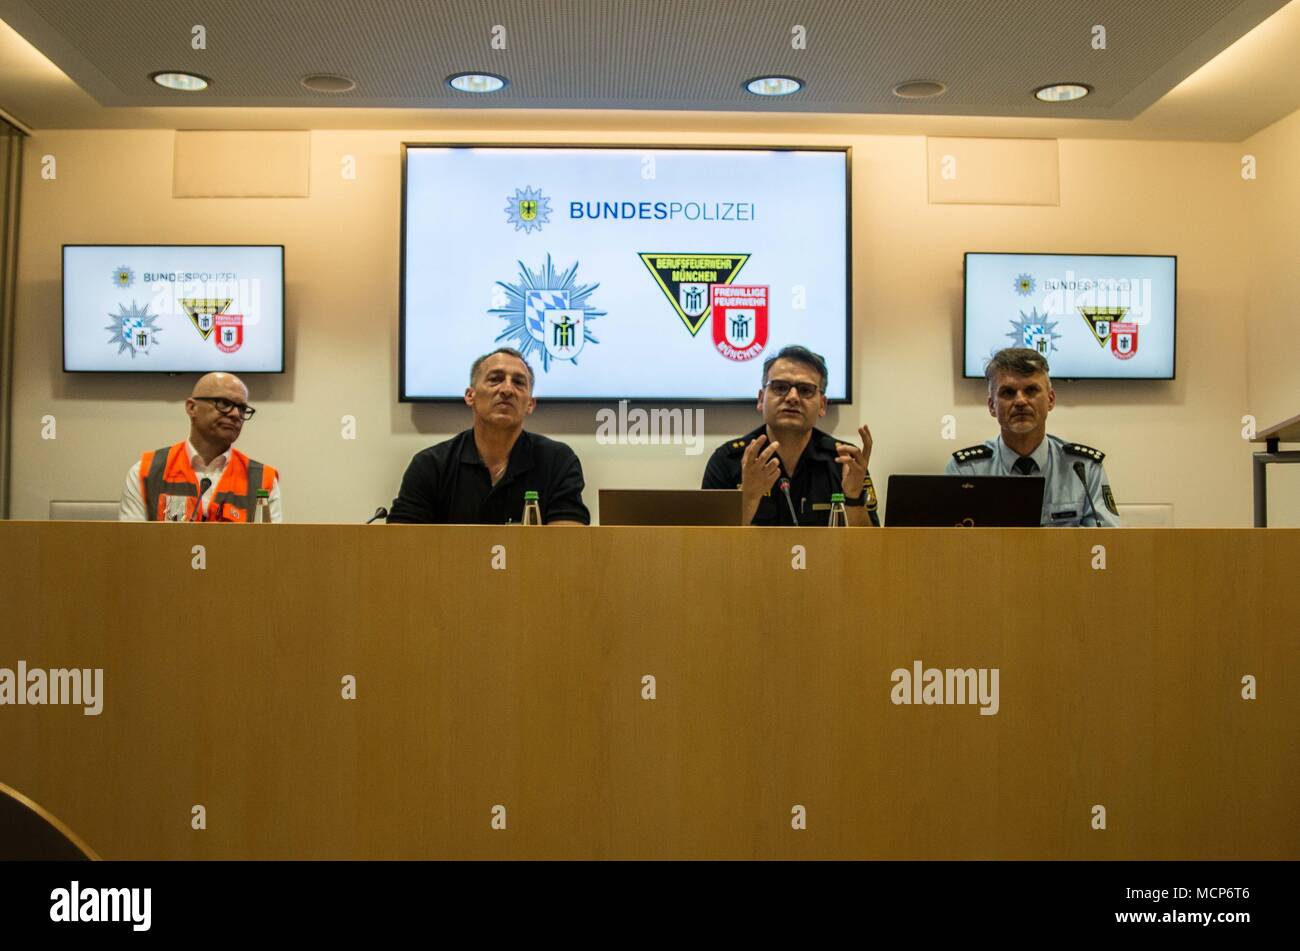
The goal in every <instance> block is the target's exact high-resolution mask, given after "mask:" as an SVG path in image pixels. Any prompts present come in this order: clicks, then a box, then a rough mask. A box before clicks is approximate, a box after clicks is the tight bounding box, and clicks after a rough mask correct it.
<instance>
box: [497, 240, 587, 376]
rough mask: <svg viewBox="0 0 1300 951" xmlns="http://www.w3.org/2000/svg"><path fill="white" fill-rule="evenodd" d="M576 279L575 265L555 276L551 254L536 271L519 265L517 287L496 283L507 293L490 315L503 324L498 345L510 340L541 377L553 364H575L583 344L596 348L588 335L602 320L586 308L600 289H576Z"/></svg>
mask: <svg viewBox="0 0 1300 951" xmlns="http://www.w3.org/2000/svg"><path fill="white" fill-rule="evenodd" d="M577 275H578V262H576V261H575V262H574V263H573V266H572V267H571V268H569V269H568V270H566V271H563V272H557V271H556V269H555V265H554V264H553V263H552V262H551V256H550V255H549V254H548V255H547V256H546V264H545V265H544V266H543V267H542V268H541V269H540V270H538V271H533V270H531V269H530V268H529V267H528V266H527V265H525V264H524V262H523V261H520V262H519V281H518V282H517V283H514V284H507V283H506V282H505V281H497V285H498V286H499V287H501V288H502V289H503V290H505V292H506V300H507V304H506V306H504V307H493V308H492V309H490V310H489V311H488V313H489V314H493V315H495V316H497V317H500V318H501V319H502V320H505V321H506V329H505V330H504V331H503V332H502V333H501V334H499V335H498V336H497V338H496V339H497V341H498V342H501V341H503V340H506V339H510V340H511V341H512V342H513V343H514V345H515V346H516V347H517V348H518V350H519V352H520V353H522V354H523V355H524V356H525V357H527V356H528V355H529V354H531V353H536V354H538V356H540V357H541V361H542V370H543V372H545V371H548V370H550V368H551V363H552V361H555V360H563V361H568V362H569V363H573V364H576V363H577V362H578V361H577V356H578V354H579V353H581V352H582V349H583V347H584V346H585V345H586V344H589V343H593V344H594V343H600V341H599V340H597V339H596V337H595V335H594V334H592V332H591V322H592V321H593V320H595V319H596V318H597V317H604V316H605V311H603V310H597V309H596V308H595V307H594V306H592V304H591V303H590V302H589V301H590V297H591V295H592V293H593V292H594V291H595V290H596V288H598V287H600V285H599V284H579V283H578V281H577Z"/></svg>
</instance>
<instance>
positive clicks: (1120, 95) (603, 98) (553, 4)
mask: <svg viewBox="0 0 1300 951" xmlns="http://www.w3.org/2000/svg"><path fill="white" fill-rule="evenodd" d="M1284 2H1285V0H1141V2H1134V0H1099V2H1092V3H1086V2H1077V3H1066V2H1057V0H932V2H885V0H805V2H782V0H498V2H490V3H485V2H483V0H465V2H459V3H453V2H445V0H350V2H340V0H316V2H308V0H206V2H197V0H172V2H166V3H163V2H152V0H147V2H139V0H137V2H130V0H95V2H87V0H0V17H2V18H3V19H5V20H6V22H8V23H10V24H11V25H12V26H13V27H14V28H15V29H17V30H18V31H19V32H22V33H23V34H24V35H25V36H26V37H27V38H28V39H29V40H30V41H31V42H32V43H33V44H34V45H36V46H37V47H38V48H39V49H42V50H43V51H44V52H45V53H46V55H47V56H49V57H50V58H51V59H53V60H54V62H55V63H56V64H57V65H59V66H60V68H62V69H63V70H64V71H65V72H66V73H68V75H69V76H71V77H72V78H73V79H74V80H76V81H77V82H78V83H79V84H80V85H82V86H83V87H84V88H85V89H86V90H87V91H88V92H89V93H90V94H91V95H93V96H94V97H95V98H96V99H97V100H98V101H99V102H100V103H102V104H104V105H106V106H174V105H195V106H204V105H210V106H249V107H254V106H292V107H302V106H312V105H319V106H338V105H355V106H358V107H366V106H370V107H412V106H414V107H427V108H449V107H450V108H454V107H459V106H467V107H475V108H482V107H484V106H488V107H508V108H529V107H535V108H645V109H692V110H700V109H704V110H747V111H779V112H822V113H834V112H860V113H922V114H926V113H939V114H948V115H1000V116H1050V117H1063V116H1070V117H1084V118H1111V119H1125V118H1132V117H1133V116H1135V115H1137V114H1138V113H1139V112H1141V111H1142V109H1144V108H1145V107H1146V106H1148V105H1150V104H1151V102H1154V101H1155V100H1156V99H1157V98H1159V97H1160V96H1161V95H1163V94H1164V93H1165V92H1167V91H1168V90H1169V89H1170V88H1172V86H1173V85H1174V84H1176V83H1177V82H1178V81H1179V80H1180V79H1182V78H1183V77H1184V76H1186V75H1188V74H1189V73H1190V72H1191V71H1193V70H1194V69H1195V68H1196V67H1197V66H1199V65H1200V64H1202V63H1204V62H1205V61H1207V60H1208V59H1210V58H1211V57H1212V56H1213V55H1214V54H1216V53H1217V52H1219V51H1220V50H1222V49H1223V48H1224V47H1226V46H1227V45H1228V44H1229V43H1231V42H1232V41H1233V40H1235V39H1236V38H1237V37H1239V36H1241V35H1242V34H1244V33H1245V32H1246V31H1248V30H1249V29H1250V28H1251V27H1253V26H1254V25H1256V24H1257V23H1258V22H1260V21H1261V20H1262V19H1264V18H1265V17H1266V16H1268V15H1269V14H1270V13H1272V12H1274V11H1275V10H1277V9H1278V8H1279V7H1281V6H1282V5H1283V4H1284ZM196 24H201V25H202V26H204V27H205V29H206V31H207V49H206V50H201V51H196V50H193V49H192V48H191V44H190V38H191V28H192V27H193V26H194V25H196ZM496 24H501V25H503V26H504V27H505V28H506V40H507V49H505V50H494V49H492V48H491V45H490V43H491V39H492V32H491V31H492V27H493V26H494V25H496ZM795 24H799V25H802V26H804V27H805V28H806V30H807V48H806V49H798V50H797V49H792V48H791V44H790V36H791V28H792V26H794V25H795ZM1094 24H1101V25H1103V26H1105V28H1106V31H1107V49H1105V50H1101V51H1099V50H1094V49H1093V48H1092V45H1091V43H1090V39H1091V35H1092V34H1091V30H1092V26H1093V25H1094ZM160 69H183V70H189V71H193V72H198V73H202V74H203V75H205V76H209V77H211V78H212V80H213V85H212V87H211V89H210V90H208V91H207V92H205V93H202V94H183V93H176V92H170V91H167V90H163V89H160V88H159V87H157V86H155V85H154V84H153V83H152V82H151V81H150V80H149V78H148V76H149V74H150V73H151V72H153V71H155V70H160ZM471 69H476V70H483V71H490V72H495V73H499V74H501V75H504V76H506V77H507V78H508V79H509V80H510V85H509V86H508V87H507V88H506V89H505V90H504V91H502V92H501V93H497V94H494V95H491V96H473V97H471V96H467V95H464V94H461V93H457V92H455V91H453V90H451V89H449V88H448V87H447V86H446V84H445V80H446V78H447V76H448V75H450V74H452V73H455V72H459V71H463V70H471ZM319 72H337V73H342V74H344V75H346V76H349V77H351V78H353V79H355V80H356V82H357V87H356V89H355V90H353V91H352V92H349V93H345V94H342V95H322V94H319V93H312V92H310V91H308V90H306V89H304V88H303V87H302V86H301V85H300V84H299V79H300V78H301V77H303V76H305V75H308V74H311V73H319ZM766 74H788V75H793V76H798V77H800V78H802V79H803V80H805V82H806V83H807V87H806V89H805V90H804V91H803V92H801V93H799V94H797V95H796V96H792V97H788V98H783V99H779V100H762V99H759V98H757V97H754V96H751V95H749V94H748V93H746V92H744V91H743V89H742V82H743V81H744V80H746V79H750V78H753V77H755V76H759V75H766ZM911 79H936V80H939V81H941V82H943V83H946V84H947V86H948V92H947V93H946V94H945V95H943V96H941V97H939V98H936V99H932V100H920V101H903V100H900V99H898V98H897V97H895V96H893V95H892V93H891V89H892V88H893V86H894V85H895V84H897V83H899V82H901V81H904V80H911ZM1065 80H1073V81H1080V82H1085V83H1089V84H1091V85H1093V86H1094V87H1095V92H1094V93H1093V95H1091V96H1089V97H1088V98H1087V99H1086V100H1084V101H1083V102H1081V103H1075V104H1055V105H1048V104H1043V103H1039V102H1037V101H1036V100H1034V99H1033V97H1032V95H1031V93H1032V90H1033V89H1034V88H1035V87H1036V86H1039V85H1042V84H1045V83H1050V82H1058V81H1065Z"/></svg>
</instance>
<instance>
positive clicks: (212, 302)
mask: <svg viewBox="0 0 1300 951" xmlns="http://www.w3.org/2000/svg"><path fill="white" fill-rule="evenodd" d="M63 369H64V370H66V371H69V372H110V373H206V372H208V371H210V370H226V371H229V372H231V373H283V372H284V247H283V245H209V244H116V245H108V244H65V245H64V246H63Z"/></svg>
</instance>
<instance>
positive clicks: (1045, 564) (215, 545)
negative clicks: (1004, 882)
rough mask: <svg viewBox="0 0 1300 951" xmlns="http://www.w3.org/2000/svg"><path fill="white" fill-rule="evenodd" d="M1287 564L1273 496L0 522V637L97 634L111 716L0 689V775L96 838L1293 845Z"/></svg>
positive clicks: (716, 847)
mask: <svg viewBox="0 0 1300 951" xmlns="http://www.w3.org/2000/svg"><path fill="white" fill-rule="evenodd" d="M196 544H201V545H204V546H205V548H206V558H207V567H206V569H205V570H202V571H197V570H194V569H193V568H191V561H192V557H193V556H192V554H191V546H193V545H196ZM498 544H500V545H504V546H505V549H506V559H507V568H506V570H504V571H496V570H493V569H492V568H491V559H492V547H493V546H494V545H498ZM796 544H800V545H803V546H805V548H806V556H807V567H806V569H804V570H793V569H792V567H791V558H792V555H791V546H792V545H796ZM1097 544H1102V545H1105V547H1106V559H1107V568H1106V570H1104V571H1096V570H1093V568H1092V567H1091V561H1092V558H1093V555H1092V546H1094V545H1097ZM1297 566H1300V531H1287V530H1280V529H1271V530H1266V531H1265V530H1259V531H1256V530H1179V531H1159V530H1124V531H1105V530H1076V531H1041V530H1033V529H1015V530H982V529H970V530H964V531H953V530H944V529H886V530H884V531H868V530H854V531H845V532H828V531H817V530H806V529H778V530H753V529H742V528H735V529H731V528H683V529H670V528H595V529H571V530H567V529H555V530H547V531H538V532H529V531H526V530H524V529H522V528H521V527H517V526H516V527H501V528H484V527H425V526H370V527H368V528H367V527H359V526H323V525H322V526H306V525H283V526H256V527H255V528H254V529H252V530H250V527H248V526H239V527H235V526H211V525H195V526H176V525H144V524H139V525H136V524H128V525H118V524H112V523H109V524H103V523H45V522H26V523H24V522H10V523H0V596H2V598H3V604H4V618H5V620H4V621H3V622H0V623H2V624H3V628H0V631H2V633H0V667H7V668H10V669H14V668H15V667H16V665H17V662H18V661H19V660H20V659H21V660H25V661H26V662H27V664H28V666H29V667H38V666H39V667H46V668H48V667H103V668H104V669H105V674H104V678H105V686H104V692H105V698H104V712H103V713H102V714H101V715H100V716H98V717H88V716H84V715H83V714H82V711H81V708H79V707H58V706H7V705H6V706H0V781H3V782H6V783H8V784H9V785H11V786H13V787H15V788H17V789H19V790H21V791H23V792H24V793H26V794H27V795H29V796H31V797H32V798H33V799H35V800H36V801H38V802H40V803H41V804H42V805H44V806H45V807H46V808H48V809H49V810H50V811H51V812H53V813H54V814H55V815H57V816H59V817H60V818H61V819H63V820H64V821H65V822H67V823H68V824H69V825H70V826H71V827H72V828H73V829H75V830H77V831H78V832H79V833H80V834H81V835H82V836H83V837H84V838H85V839H86V840H87V842H88V843H89V844H90V845H91V846H92V847H93V848H94V849H96V850H97V851H98V852H99V853H100V854H101V855H103V856H104V857H106V858H240V857H256V858H291V857H307V858H423V857H457V858H466V857H468V858H493V857H501V858H505V857H520V858H540V857H547V858H580V857H582V858H586V857H595V858H615V857H617V858H630V857H656V858H668V857H692V858H722V857H728V858H749V857H755V858H803V857H821V858H1170V859H1172V858H1291V859H1294V858H1300V810H1298V809H1297V805H1298V804H1300V700H1297V693H1296V687H1297V683H1300V641H1298V640H1297V637H1296V625H1295V623H1294V621H1293V620H1290V619H1288V617H1287V616H1286V614H1285V612H1284V611H1283V610H1281V609H1277V608H1273V607H1272V606H1271V605H1272V604H1273V603H1275V601H1276V598H1277V595H1278V593H1279V592H1283V591H1287V590H1290V588H1291V586H1293V584H1294V580H1293V579H1294V576H1295V574H1296V568H1297ZM917 659H920V660H922V661H923V662H924V663H925V665H926V666H927V667H928V666H935V667H941V668H943V667H997V668H999V670H1000V711H999V713H998V714H997V715H996V716H981V715H980V714H979V712H978V710H979V708H978V706H973V705H968V706H956V705H953V706H927V705H921V706H912V705H894V704H893V703H891V702H890V690H891V686H892V684H891V682H890V675H891V672H892V671H893V670H894V669H895V668H898V667H903V668H910V667H911V665H912V662H913V661H914V660H917ZM345 674H351V675H354V676H355V677H356V678H357V681H358V687H357V693H358V696H357V699H356V700H355V701H346V700H343V699H342V698H341V696H340V689H341V688H340V678H342V677H343V676H344V675H345ZM646 674H652V675H654V676H655V678H656V680H657V684H656V686H657V699H655V700H653V701H647V700H643V699H641V690H642V686H641V678H642V676H643V675H646ZM1245 674H1253V675H1255V676H1256V677H1257V678H1258V682H1259V688H1258V689H1259V698H1258V699H1257V700H1253V701H1246V700H1243V699H1241V689H1242V688H1241V677H1242V676H1243V675H1245ZM196 803H199V804H203V805H204V806H205V807H206V810H207V822H208V828H207V829H206V830H205V831H194V830H192V829H191V827H190V815H191V813H190V809H191V806H192V805H194V804H196ZM1098 803H1099V804H1103V805H1104V806H1105V807H1106V809H1107V828H1106V829H1105V830H1104V831H1095V830H1093V829H1092V828H1091V827H1090V818H1091V813H1090V810H1091V808H1092V806H1093V805H1094V804H1098ZM496 804H503V805H505V806H506V808H507V829H506V830H505V831H494V830H493V829H492V828H491V827H490V820H491V815H490V810H491V808H492V806H494V805H496ZM796 804H798V805H802V806H804V807H805V808H806V810H807V829H806V830H804V831H795V830H793V829H792V828H791V809H792V807H793V806H795V805H796Z"/></svg>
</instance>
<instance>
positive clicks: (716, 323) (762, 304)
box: [710, 284, 767, 360]
mask: <svg viewBox="0 0 1300 951" xmlns="http://www.w3.org/2000/svg"><path fill="white" fill-rule="evenodd" d="M710 292H711V295H712V303H713V345H714V346H716V347H717V348H718V353H720V354H722V355H723V356H724V357H726V358H727V359H728V360H752V359H754V357H756V356H758V355H759V354H760V353H762V352H763V348H764V347H765V346H767V287H766V286H759V285H754V284H749V285H741V284H714V285H712V287H711V288H710Z"/></svg>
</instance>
